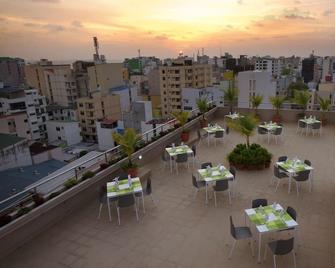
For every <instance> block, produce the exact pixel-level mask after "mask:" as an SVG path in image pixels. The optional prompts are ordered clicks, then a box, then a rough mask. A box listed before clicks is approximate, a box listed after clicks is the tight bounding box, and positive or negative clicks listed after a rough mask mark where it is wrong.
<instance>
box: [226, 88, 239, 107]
mask: <svg viewBox="0 0 335 268" xmlns="http://www.w3.org/2000/svg"><path fill="white" fill-rule="evenodd" d="M223 93H224V100H225V101H227V102H228V103H229V109H230V113H232V112H233V107H234V103H235V102H236V100H237V98H238V89H237V88H235V87H229V88H227V89H226V90H224V91H223Z"/></svg>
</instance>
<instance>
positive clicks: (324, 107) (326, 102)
mask: <svg viewBox="0 0 335 268" xmlns="http://www.w3.org/2000/svg"><path fill="white" fill-rule="evenodd" d="M318 100H319V104H320V109H321V111H323V112H328V111H329V109H330V104H331V102H330V99H323V98H321V97H319V98H318Z"/></svg>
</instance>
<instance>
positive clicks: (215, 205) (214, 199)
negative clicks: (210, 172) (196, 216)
mask: <svg viewBox="0 0 335 268" xmlns="http://www.w3.org/2000/svg"><path fill="white" fill-rule="evenodd" d="M214 206H215V207H216V192H215V191H214Z"/></svg>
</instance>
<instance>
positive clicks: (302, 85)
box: [287, 80, 308, 98]
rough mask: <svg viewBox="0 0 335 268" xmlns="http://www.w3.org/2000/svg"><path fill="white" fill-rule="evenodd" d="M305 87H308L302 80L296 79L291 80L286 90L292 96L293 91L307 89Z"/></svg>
mask: <svg viewBox="0 0 335 268" xmlns="http://www.w3.org/2000/svg"><path fill="white" fill-rule="evenodd" d="M307 89H308V86H307V85H306V84H305V83H304V82H303V81H302V80H298V81H296V82H292V83H291V84H290V85H289V86H288V88H287V91H288V94H289V97H291V98H292V97H293V96H294V91H296V90H307Z"/></svg>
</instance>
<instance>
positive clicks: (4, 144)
mask: <svg viewBox="0 0 335 268" xmlns="http://www.w3.org/2000/svg"><path fill="white" fill-rule="evenodd" d="M24 140H26V139H25V138H21V137H17V136H15V135H11V134H5V133H0V150H3V149H6V148H8V147H10V146H13V145H15V144H17V143H21V142H22V141H24Z"/></svg>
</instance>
